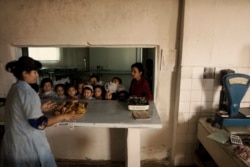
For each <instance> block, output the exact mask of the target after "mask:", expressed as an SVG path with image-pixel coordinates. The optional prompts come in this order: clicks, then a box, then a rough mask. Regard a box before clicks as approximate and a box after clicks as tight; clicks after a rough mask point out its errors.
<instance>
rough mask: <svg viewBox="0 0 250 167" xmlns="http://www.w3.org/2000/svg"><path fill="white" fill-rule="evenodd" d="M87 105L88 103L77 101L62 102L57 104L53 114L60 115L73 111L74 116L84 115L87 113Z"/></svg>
mask: <svg viewBox="0 0 250 167" xmlns="http://www.w3.org/2000/svg"><path fill="white" fill-rule="evenodd" d="M87 105H88V103H86V102H83V101H79V100H72V101H63V102H61V103H59V104H57V106H56V108H55V110H54V114H55V115H61V114H67V113H70V112H73V111H74V112H75V113H76V114H85V113H86V112H87Z"/></svg>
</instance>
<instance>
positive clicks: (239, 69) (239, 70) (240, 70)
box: [237, 68, 248, 74]
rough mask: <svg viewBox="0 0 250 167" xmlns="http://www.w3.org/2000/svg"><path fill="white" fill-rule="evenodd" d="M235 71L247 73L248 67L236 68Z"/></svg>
mask: <svg viewBox="0 0 250 167" xmlns="http://www.w3.org/2000/svg"><path fill="white" fill-rule="evenodd" d="M237 73H241V74H248V68H238V69H237Z"/></svg>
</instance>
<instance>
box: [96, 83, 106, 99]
mask: <svg viewBox="0 0 250 167" xmlns="http://www.w3.org/2000/svg"><path fill="white" fill-rule="evenodd" d="M94 97H95V99H96V100H102V99H104V98H105V90H104V87H103V86H101V85H96V86H95V87H94Z"/></svg>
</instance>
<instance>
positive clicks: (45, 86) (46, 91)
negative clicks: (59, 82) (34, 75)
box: [39, 78, 56, 99]
mask: <svg viewBox="0 0 250 167" xmlns="http://www.w3.org/2000/svg"><path fill="white" fill-rule="evenodd" d="M40 88H41V92H40V95H39V96H40V98H41V99H54V98H55V97H56V93H55V92H54V91H53V82H52V80H51V79H50V78H43V79H42V81H41V84H40Z"/></svg>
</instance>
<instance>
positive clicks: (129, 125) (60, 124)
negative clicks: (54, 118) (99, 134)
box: [55, 122, 162, 129]
mask: <svg viewBox="0 0 250 167" xmlns="http://www.w3.org/2000/svg"><path fill="white" fill-rule="evenodd" d="M67 123H68V122H65V123H62V122H61V123H58V124H57V125H55V126H72V125H70V122H69V124H67ZM73 126H74V127H98V128H156V129H161V128H162V125H161V124H151V125H142V124H140V125H138V124H136V125H133V124H118V125H114V124H107V123H77V122H73Z"/></svg>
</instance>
